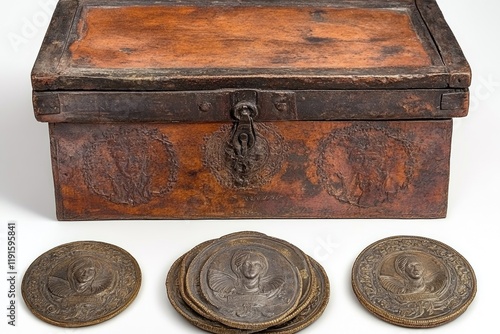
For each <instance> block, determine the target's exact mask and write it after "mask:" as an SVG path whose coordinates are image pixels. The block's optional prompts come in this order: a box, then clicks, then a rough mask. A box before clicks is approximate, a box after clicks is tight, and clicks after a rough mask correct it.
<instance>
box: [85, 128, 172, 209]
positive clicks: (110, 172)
mask: <svg viewBox="0 0 500 334" xmlns="http://www.w3.org/2000/svg"><path fill="white" fill-rule="evenodd" d="M178 169H179V166H178V162H177V156H176V154H175V152H174V149H173V146H172V143H171V142H170V141H169V139H168V138H167V136H165V135H164V134H162V133H161V132H159V131H158V130H157V129H148V128H146V127H128V126H119V127H116V128H113V129H111V130H109V131H106V132H104V133H102V134H101V135H100V136H99V137H98V138H95V140H94V141H93V142H91V143H89V144H87V145H86V146H85V147H84V166H83V174H84V179H85V183H86V184H87V187H88V188H89V189H90V190H91V191H92V192H93V193H95V194H97V195H100V196H102V197H104V198H106V199H107V200H109V201H110V202H113V203H116V204H126V205H132V206H136V205H140V204H146V203H148V202H150V201H151V200H152V198H153V197H155V196H161V195H163V194H166V193H168V192H170V191H171V190H172V188H173V186H174V184H175V183H176V181H177V171H178ZM157 171H162V172H161V173H158V172H157Z"/></svg>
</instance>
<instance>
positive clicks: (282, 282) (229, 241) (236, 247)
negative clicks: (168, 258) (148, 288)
mask: <svg viewBox="0 0 500 334" xmlns="http://www.w3.org/2000/svg"><path fill="white" fill-rule="evenodd" d="M313 263H314V265H313ZM166 287H167V294H168V297H169V300H170V302H171V303H172V305H173V306H174V308H175V309H176V310H177V311H178V312H179V313H180V314H181V315H182V316H183V317H184V318H186V319H187V320H188V321H189V322H190V323H192V324H193V325H195V326H197V327H199V328H202V329H204V330H206V331H209V332H212V333H251V332H256V331H259V332H263V333H266V332H267V331H268V330H269V333H282V334H285V333H295V332H297V331H299V330H300V329H302V328H304V327H306V326H308V325H309V324H310V323H312V322H313V321H315V320H316V319H317V318H318V317H319V316H320V315H321V313H322V312H323V310H324V308H325V307H326V304H327V302H328V298H329V283H328V278H327V277H326V274H325V273H324V271H323V270H322V268H321V266H319V264H317V263H316V262H315V261H313V260H312V259H310V258H309V257H308V256H307V255H305V254H304V253H303V252H302V251H300V250H299V249H298V248H296V247H295V246H293V245H291V244H289V243H287V242H285V241H283V240H280V239H276V238H272V237H269V236H267V235H265V234H262V233H257V232H238V233H233V234H230V235H226V236H223V237H221V238H219V239H217V240H210V241H207V242H204V243H202V244H200V245H198V246H196V247H195V248H193V249H192V250H190V251H189V252H187V253H186V254H184V255H183V256H182V257H181V258H179V259H178V260H177V261H176V262H175V263H174V265H173V266H172V268H171V269H170V271H169V274H168V276H167V282H166Z"/></svg>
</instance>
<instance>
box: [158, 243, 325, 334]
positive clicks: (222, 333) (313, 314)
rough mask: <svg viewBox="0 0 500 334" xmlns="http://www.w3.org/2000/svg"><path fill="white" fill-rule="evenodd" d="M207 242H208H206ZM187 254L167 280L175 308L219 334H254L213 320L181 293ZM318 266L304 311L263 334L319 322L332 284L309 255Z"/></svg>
mask: <svg viewBox="0 0 500 334" xmlns="http://www.w3.org/2000/svg"><path fill="white" fill-rule="evenodd" d="M205 245H206V244H205ZM186 255H187V254H184V255H183V256H181V257H180V258H179V259H177V260H176V261H175V262H174V264H173V265H172V267H171V268H170V270H169V272H168V275H167V280H166V290H167V296H168V299H169V301H170V303H171V304H172V306H173V307H174V309H175V310H176V311H177V312H178V313H179V314H181V315H182V316H183V317H184V318H185V319H186V320H187V321H189V322H190V323H191V324H193V325H194V326H196V327H198V328H200V329H203V330H205V331H207V332H210V333H217V334H238V333H254V331H245V330H241V329H235V328H231V327H229V326H226V325H223V324H221V323H219V322H217V321H213V320H209V319H207V318H205V317H204V316H202V315H200V314H199V313H197V312H195V311H194V310H193V309H192V308H191V307H190V306H189V305H188V304H187V303H186V302H185V300H184V299H183V297H182V294H181V289H182V286H183V285H184V282H183V278H182V275H181V268H182V262H183V261H184V259H185V257H186ZM309 260H310V261H311V263H312V267H313V269H314V271H313V275H314V276H316V279H315V282H316V283H315V284H314V288H313V291H314V292H313V294H312V298H311V300H310V301H309V303H308V304H307V305H306V307H304V308H303V309H302V311H301V312H300V313H299V314H298V315H297V316H296V317H294V318H293V319H292V320H290V321H288V322H286V323H284V324H281V325H279V326H275V327H272V328H268V329H265V330H263V331H260V332H259V333H263V334H265V333H268V334H271V333H272V334H293V333H297V332H298V331H300V330H302V329H304V328H306V327H307V326H309V325H311V324H312V323H313V322H314V321H316V320H317V319H318V318H319V317H320V316H321V314H323V311H324V310H325V308H326V306H327V304H328V301H329V297H330V284H329V280H328V277H327V275H326V272H325V271H324V269H323V268H322V267H321V265H320V264H319V263H317V262H316V261H314V260H313V259H312V258H309Z"/></svg>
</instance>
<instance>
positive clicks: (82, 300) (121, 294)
mask: <svg viewBox="0 0 500 334" xmlns="http://www.w3.org/2000/svg"><path fill="white" fill-rule="evenodd" d="M140 285H141V270H140V268H139V265H138V264H137V262H136V260H135V259H134V258H133V257H132V256H131V255H130V254H129V253H127V252H126V251H125V250H123V249H121V248H119V247H117V246H114V245H110V244H107V243H102V242H95V241H79V242H73V243H68V244H64V245H61V246H58V247H56V248H53V249H51V250H49V251H47V252H46V253H44V254H42V255H40V256H39V257H38V258H37V259H36V260H35V261H33V263H32V264H31V265H30V267H29V268H28V270H27V271H26V273H25V275H24V277H23V282H22V287H21V290H22V295H23V298H24V300H25V302H26V304H27V306H28V308H29V309H30V310H31V311H32V312H33V314H35V315H36V316H37V317H38V318H40V319H42V320H44V321H46V322H48V323H50V324H53V325H57V326H61V327H82V326H88V325H94V324H98V323H101V322H103V321H105V320H108V319H110V318H112V317H114V316H115V315H117V314H118V313H120V312H121V311H123V310H124V309H125V308H126V307H127V306H128V305H129V304H130V303H131V302H132V301H133V300H134V299H135V297H136V295H137V293H138V292H139V288H140Z"/></svg>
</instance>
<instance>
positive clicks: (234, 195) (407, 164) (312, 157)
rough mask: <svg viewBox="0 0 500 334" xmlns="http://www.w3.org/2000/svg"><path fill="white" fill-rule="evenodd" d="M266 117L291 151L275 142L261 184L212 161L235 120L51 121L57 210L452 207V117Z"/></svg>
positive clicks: (325, 213) (395, 214) (126, 213)
mask: <svg viewBox="0 0 500 334" xmlns="http://www.w3.org/2000/svg"><path fill="white" fill-rule="evenodd" d="M266 126H267V127H266V128H264V127H263V126H262V125H261V126H260V127H258V128H257V131H261V133H262V134H265V135H266V137H267V139H268V140H269V141H272V144H275V146H280V145H285V146H286V148H283V147H281V149H279V150H278V149H277V147H273V150H274V154H277V155H279V159H277V160H276V161H275V162H276V164H275V165H274V166H273V167H272V168H271V169H267V170H263V171H260V172H257V173H256V175H255V180H257V181H256V182H260V183H261V185H260V186H257V185H256V186H255V187H252V186H244V185H238V183H233V179H232V178H231V177H230V175H229V174H228V173H223V172H224V170H222V172H219V173H214V172H213V171H212V169H211V168H210V166H211V164H212V163H214V161H215V163H216V161H217V159H218V157H217V154H218V153H216V152H215V153H214V152H213V151H211V150H210V143H211V140H212V139H214V137H213V136H214V135H215V136H219V135H221V134H222V133H229V132H230V130H231V127H227V124H220V123H203V124H202V123H199V124H185V123H184V124H183V123H180V124H147V123H146V124H127V123H123V124H71V123H56V124H51V134H52V136H53V146H52V150H53V158H54V165H53V167H54V177H55V178H56V180H57V183H56V193H57V194H58V200H57V215H58V218H59V219H63V220H88V219H120V218H128V219H131V218H134V219H147V218H153V219H160V218H161V219H170V218H193V219H197V218H229V217H231V218H265V217H268V218H271V217H274V218H275V217H282V218H286V217H289V218H291V217H296V218H297V217H307V218H313V217H315V218H319V217H323V218H440V217H444V216H445V215H446V207H447V194H448V173H449V157H450V141H451V129H452V122H451V120H442V121H411V122H407V121H374V122H298V121H296V122H275V123H267V124H266ZM276 134H278V136H280V137H282V139H281V140H276V137H275V136H276ZM273 138H274V139H273ZM207 140H208V142H207ZM214 140H217V138H215V139H214ZM219 167H222V168H223V169H224V168H230V167H224V166H219ZM221 173H222V174H221Z"/></svg>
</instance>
